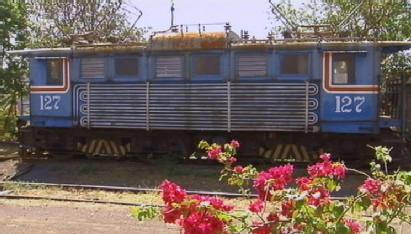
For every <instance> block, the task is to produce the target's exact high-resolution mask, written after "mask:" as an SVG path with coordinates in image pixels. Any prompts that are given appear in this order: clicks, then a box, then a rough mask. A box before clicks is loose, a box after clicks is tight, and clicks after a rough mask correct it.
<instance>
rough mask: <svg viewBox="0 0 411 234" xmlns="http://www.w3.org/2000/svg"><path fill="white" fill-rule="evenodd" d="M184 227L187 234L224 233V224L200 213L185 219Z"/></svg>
mask: <svg viewBox="0 0 411 234" xmlns="http://www.w3.org/2000/svg"><path fill="white" fill-rule="evenodd" d="M182 226H183V229H184V233H185V234H221V233H223V231H224V223H223V222H222V221H221V220H219V219H218V218H216V217H214V216H212V215H210V214H207V213H205V212H199V211H197V212H193V213H191V214H190V215H189V216H188V217H187V218H186V219H184V221H183V222H182Z"/></svg>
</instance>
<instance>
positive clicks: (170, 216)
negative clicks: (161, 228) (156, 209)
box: [163, 205, 183, 223]
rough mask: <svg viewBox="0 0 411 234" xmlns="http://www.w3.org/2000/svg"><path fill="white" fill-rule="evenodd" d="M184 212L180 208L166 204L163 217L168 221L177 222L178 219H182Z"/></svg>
mask: <svg viewBox="0 0 411 234" xmlns="http://www.w3.org/2000/svg"><path fill="white" fill-rule="evenodd" d="M182 215H183V213H182V212H181V210H180V209H176V208H174V207H172V206H170V205H168V206H166V207H165V208H164V210H163V218H164V222H166V223H176V221H177V220H180V219H181V217H182Z"/></svg>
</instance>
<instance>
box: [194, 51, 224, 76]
mask: <svg viewBox="0 0 411 234" xmlns="http://www.w3.org/2000/svg"><path fill="white" fill-rule="evenodd" d="M220 57H221V56H220V55H199V56H196V57H195V58H194V74H195V75H199V76H208V75H219V74H220V72H221V69H220Z"/></svg>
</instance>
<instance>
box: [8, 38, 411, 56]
mask: <svg viewBox="0 0 411 234" xmlns="http://www.w3.org/2000/svg"><path fill="white" fill-rule="evenodd" d="M364 46H373V47H379V48H396V49H397V50H405V49H409V48H411V41H357V40H342V39H340V40H328V41H325V40H324V41H321V40H320V41H315V40H297V39H284V40H256V39H249V40H242V39H240V37H239V36H238V35H237V34H235V33H233V32H228V33H225V32H215V33H168V34H160V35H157V36H154V37H153V38H151V40H150V41H149V42H142V43H127V44H109V43H105V44H90V45H77V46H72V47H69V48H41V49H25V50H17V51H9V52H8V53H9V54H14V55H21V56H53V55H54V56H70V55H74V56H77V55H92V54H133V53H142V52H144V51H193V50H214V49H226V48H233V49H239V50H261V49H290V50H299V49H310V48H315V47H321V48H323V49H351V50H353V49H361V48H364Z"/></svg>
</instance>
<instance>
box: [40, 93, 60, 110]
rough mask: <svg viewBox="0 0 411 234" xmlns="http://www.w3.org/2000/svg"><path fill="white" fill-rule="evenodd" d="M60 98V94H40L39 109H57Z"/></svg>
mask: <svg viewBox="0 0 411 234" xmlns="http://www.w3.org/2000/svg"><path fill="white" fill-rule="evenodd" d="M60 100H61V97H60V96H55V95H40V110H58V109H59V108H60V106H59V104H60Z"/></svg>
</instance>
